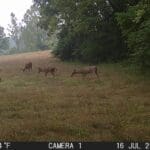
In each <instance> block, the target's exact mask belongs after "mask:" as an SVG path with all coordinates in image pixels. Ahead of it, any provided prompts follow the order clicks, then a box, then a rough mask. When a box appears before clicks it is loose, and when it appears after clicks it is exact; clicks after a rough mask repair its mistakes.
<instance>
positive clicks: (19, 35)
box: [0, 5, 55, 54]
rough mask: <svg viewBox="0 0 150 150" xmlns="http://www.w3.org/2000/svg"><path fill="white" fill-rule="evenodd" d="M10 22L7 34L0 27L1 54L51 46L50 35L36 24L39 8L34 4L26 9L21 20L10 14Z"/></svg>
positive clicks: (43, 48)
mask: <svg viewBox="0 0 150 150" xmlns="http://www.w3.org/2000/svg"><path fill="white" fill-rule="evenodd" d="M10 19H11V23H10V24H8V28H7V30H8V35H6V34H5V32H4V28H3V27H0V52H1V53H2V54H3V53H4V54H5V53H8V54H12V53H20V52H27V51H36V50H45V49H49V48H50V47H53V45H52V44H53V43H54V42H53V41H54V40H55V39H52V37H51V36H48V35H47V31H45V30H44V29H41V28H40V27H39V25H38V22H39V10H38V8H37V7H36V6H35V5H32V6H31V7H30V9H28V10H27V11H26V13H25V14H24V16H23V19H22V21H21V22H18V19H17V18H16V15H15V14H14V13H13V12H12V13H11V14H10ZM53 37H54V35H53Z"/></svg>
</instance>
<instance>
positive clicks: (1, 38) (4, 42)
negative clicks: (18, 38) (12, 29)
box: [0, 26, 9, 50]
mask: <svg viewBox="0 0 150 150" xmlns="http://www.w3.org/2000/svg"><path fill="white" fill-rule="evenodd" d="M8 48H9V43H8V38H7V37H6V35H5V33H4V28H3V27H1V26H0V50H7V49H8Z"/></svg>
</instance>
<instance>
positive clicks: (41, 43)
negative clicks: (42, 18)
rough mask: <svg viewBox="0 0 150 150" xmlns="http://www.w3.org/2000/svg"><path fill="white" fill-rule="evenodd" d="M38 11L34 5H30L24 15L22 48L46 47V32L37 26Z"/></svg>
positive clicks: (36, 48) (35, 48)
mask: <svg viewBox="0 0 150 150" xmlns="http://www.w3.org/2000/svg"><path fill="white" fill-rule="evenodd" d="M38 17H39V12H38V9H37V8H36V7H35V6H31V8H30V9H28V10H27V11H26V13H25V15H24V18H23V20H22V21H23V24H24V26H23V27H22V34H21V38H22V40H23V42H24V45H25V47H24V49H26V50H38V49H47V48H48V43H47V39H48V36H47V32H46V31H45V30H42V29H41V28H40V27H38V25H37V24H38Z"/></svg>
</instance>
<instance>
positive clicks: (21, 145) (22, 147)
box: [0, 141, 150, 150]
mask: <svg viewBox="0 0 150 150" xmlns="http://www.w3.org/2000/svg"><path fill="white" fill-rule="evenodd" d="M0 150H150V142H71V141H70V142H0Z"/></svg>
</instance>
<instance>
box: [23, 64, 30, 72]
mask: <svg viewBox="0 0 150 150" xmlns="http://www.w3.org/2000/svg"><path fill="white" fill-rule="evenodd" d="M26 70H28V71H31V70H32V62H29V63H26V64H25V66H24V68H23V69H22V71H23V72H24V71H26Z"/></svg>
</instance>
